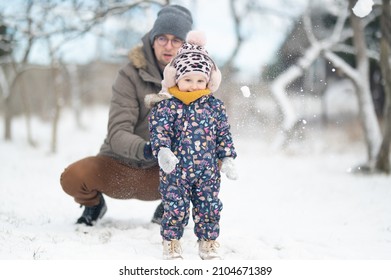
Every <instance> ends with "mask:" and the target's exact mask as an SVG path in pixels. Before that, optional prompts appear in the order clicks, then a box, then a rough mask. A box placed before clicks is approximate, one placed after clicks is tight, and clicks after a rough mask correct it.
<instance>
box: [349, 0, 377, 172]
mask: <svg viewBox="0 0 391 280" xmlns="http://www.w3.org/2000/svg"><path fill="white" fill-rule="evenodd" d="M356 2H357V1H356V0H349V9H350V10H351V9H352V8H353V7H354V5H355V4H356ZM350 22H351V26H352V28H353V33H354V35H353V43H354V47H355V49H356V68H357V71H358V72H359V76H360V81H359V82H357V81H354V84H355V87H356V91H357V97H358V102H359V107H360V117H361V121H362V126H363V129H364V134H365V142H366V146H367V155H368V167H369V168H370V170H373V169H374V167H375V160H376V157H377V154H378V152H379V150H380V145H381V138H382V136H381V131H380V126H379V122H378V120H377V117H376V113H375V108H374V105H373V101H372V96H371V91H370V85H369V59H368V55H367V46H366V42H365V35H364V28H363V25H362V22H361V20H360V19H359V18H358V17H357V16H356V15H354V13H353V12H351V14H350Z"/></svg>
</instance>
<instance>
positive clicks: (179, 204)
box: [160, 169, 190, 240]
mask: <svg viewBox="0 0 391 280" xmlns="http://www.w3.org/2000/svg"><path fill="white" fill-rule="evenodd" d="M160 172H161V173H162V174H161V180H160V193H161V196H162V201H163V205H164V215H163V219H162V223H161V229H160V234H161V236H162V237H163V239H165V240H171V239H178V240H179V239H181V238H182V236H183V231H184V228H185V227H186V226H187V224H188V222H189V216H190V190H189V187H188V182H187V181H186V180H184V179H182V178H181V171H180V169H179V170H177V171H174V172H173V173H171V174H165V173H164V172H163V171H160Z"/></svg>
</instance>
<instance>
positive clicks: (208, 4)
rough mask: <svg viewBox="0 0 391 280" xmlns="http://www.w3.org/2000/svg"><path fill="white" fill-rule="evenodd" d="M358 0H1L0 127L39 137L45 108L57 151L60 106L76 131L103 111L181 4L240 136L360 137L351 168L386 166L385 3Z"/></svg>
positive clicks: (291, 143) (8, 133)
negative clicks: (159, 22) (359, 158)
mask: <svg viewBox="0 0 391 280" xmlns="http://www.w3.org/2000/svg"><path fill="white" fill-rule="evenodd" d="M360 1H362V2H367V3H368V1H364V0H360ZM357 2H358V1H357V0H324V1H311V0H276V1H266V0H240V1H239V0H214V1H208V0H198V1H197V0H183V1H180V0H178V1H169V0H167V1H158V0H155V1H140V0H116V1H115V0H111V1H101V0H88V1H82V0H26V1H22V0H15V1H13V3H12V5H10V4H9V1H5V0H0V117H1V121H2V122H3V125H2V126H1V127H2V128H3V131H0V137H1V138H3V139H4V140H5V141H14V140H15V136H14V133H13V130H12V124H13V119H14V118H19V117H23V118H25V120H26V121H25V124H26V125H25V130H26V142H27V143H28V144H29V145H31V147H32V148H33V147H36V146H37V145H40V144H42V143H38V141H37V137H35V136H34V135H35V134H34V129H35V127H34V125H32V121H31V119H33V118H39V119H40V120H41V121H42V122H46V123H50V124H51V127H52V129H51V132H50V133H51V136H50V144H48V145H50V151H51V153H56V152H58V149H59V147H58V145H57V142H58V137H57V134H58V129H59V125H60V124H61V116H62V114H61V113H62V111H63V110H68V111H71V112H73V115H74V120H75V121H74V126H75V129H78V130H79V129H83V128H84V127H85V126H86V125H87V124H86V123H85V122H83V118H82V116H83V114H87V113H88V108H91V107H94V106H103V107H107V111H108V105H109V102H110V97H111V85H112V82H113V80H114V78H115V76H116V74H117V71H118V69H119V68H120V67H121V65H123V64H125V63H127V61H128V59H127V53H128V51H129V50H130V49H132V48H133V47H134V46H136V45H137V44H139V43H140V39H141V37H142V36H143V35H144V34H145V33H146V32H148V31H149V30H150V29H151V27H152V24H153V22H154V20H155V18H156V14H157V12H158V11H159V10H160V9H161V7H162V6H164V5H168V4H180V5H183V6H185V7H187V8H188V9H190V10H191V11H192V13H193V18H194V29H197V30H202V31H204V32H205V33H206V36H207V44H206V48H207V50H208V51H209V53H210V54H211V56H212V57H213V58H214V59H215V60H216V62H217V64H218V66H219V68H220V69H221V71H222V73H223V82H222V86H221V88H220V89H219V91H218V92H217V93H216V95H217V96H218V97H219V98H221V99H223V100H224V102H225V103H226V106H227V110H228V113H229V115H230V122H231V124H232V129H233V131H234V134H235V136H236V137H250V138H252V139H259V141H265V142H268V143H270V144H272V145H273V147H274V148H276V149H281V150H283V149H285V150H289V149H290V148H291V147H297V146H299V147H303V146H300V145H307V142H305V141H306V140H307V141H308V139H309V138H318V139H320V138H322V139H323V140H324V141H326V142H329V143H330V145H331V143H334V145H349V143H350V142H357V141H359V142H361V143H362V144H363V154H365V158H366V161H365V162H363V163H358V166H357V167H356V170H357V171H361V172H362V171H365V172H370V173H373V172H379V171H380V172H385V173H389V172H390V164H389V154H390V152H389V146H390V139H391V121H390V115H391V114H390V112H391V109H390V106H391V105H390V101H389V99H390V97H389V95H390V79H391V78H390V77H391V74H390V45H391V39H390V37H391V36H390V29H391V28H390V26H391V24H390V21H391V17H390V1H389V0H377V1H375V3H374V5H373V6H372V7H371V8H370V13H369V14H368V15H367V16H365V17H359V16H357V15H356V14H355V13H354V12H353V11H352V8H353V7H354V6H355V5H356V4H357ZM101 125H102V126H105V125H106V124H103V123H102V124H101ZM336 135H342V136H343V139H345V140H344V141H342V142H340V141H339V139H341V138H339V137H337V136H336ZM102 140H103V139H102ZM342 148H343V147H342Z"/></svg>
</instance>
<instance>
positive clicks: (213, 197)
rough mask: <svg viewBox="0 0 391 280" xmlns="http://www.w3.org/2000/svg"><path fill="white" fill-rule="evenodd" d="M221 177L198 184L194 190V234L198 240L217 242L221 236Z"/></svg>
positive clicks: (217, 176)
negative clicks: (219, 196) (219, 195)
mask: <svg viewBox="0 0 391 280" xmlns="http://www.w3.org/2000/svg"><path fill="white" fill-rule="evenodd" d="M220 181H221V177H220V175H218V174H216V176H214V177H212V179H210V180H207V181H202V180H201V182H197V185H196V186H194V187H193V189H192V203H193V213H192V214H193V220H194V223H195V225H194V233H195V235H196V236H197V237H198V240H215V239H217V237H218V236H219V234H220V225H219V222H220V212H221V210H222V209H223V204H222V202H221V200H220V199H219V198H218V194H219V191H220Z"/></svg>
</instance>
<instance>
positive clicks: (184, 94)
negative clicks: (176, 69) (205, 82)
mask: <svg viewBox="0 0 391 280" xmlns="http://www.w3.org/2000/svg"><path fill="white" fill-rule="evenodd" d="M168 92H169V93H171V94H172V95H173V96H174V97H176V98H178V99H179V100H180V101H182V102H183V103H185V104H186V105H189V104H190V103H191V102H193V101H196V100H197V99H198V98H201V97H202V96H204V95H208V94H210V89H201V90H196V91H180V90H179V88H178V86H173V87H170V88H169V89H168Z"/></svg>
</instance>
